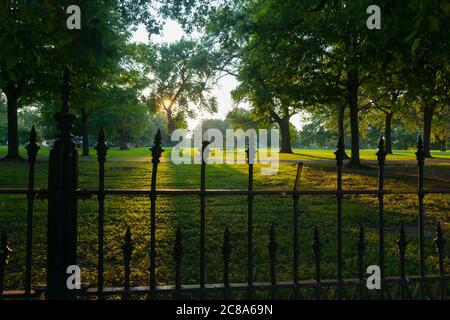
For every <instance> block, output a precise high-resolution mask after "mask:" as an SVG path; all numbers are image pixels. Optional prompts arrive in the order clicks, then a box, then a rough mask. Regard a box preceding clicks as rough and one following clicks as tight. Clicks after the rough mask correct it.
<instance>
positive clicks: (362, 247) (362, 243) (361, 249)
mask: <svg viewBox="0 0 450 320" xmlns="http://www.w3.org/2000/svg"><path fill="white" fill-rule="evenodd" d="M356 246H357V248H358V278H359V285H358V288H359V298H360V299H361V298H362V291H363V289H364V255H365V252H366V240H365V234H364V226H363V225H360V227H359V236H358V242H357V243H356Z"/></svg>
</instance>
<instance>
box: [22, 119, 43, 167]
mask: <svg viewBox="0 0 450 320" xmlns="http://www.w3.org/2000/svg"><path fill="white" fill-rule="evenodd" d="M29 141H30V143H28V145H27V146H26V147H25V148H26V149H27V155H28V161H29V162H30V163H34V162H36V156H37V153H38V150H39V149H40V148H39V146H38V145H37V143H36V142H37V135H36V129H35V128H34V126H33V127H32V128H31V131H30V140H29Z"/></svg>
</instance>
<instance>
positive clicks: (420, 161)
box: [416, 136, 426, 299]
mask: <svg viewBox="0 0 450 320" xmlns="http://www.w3.org/2000/svg"><path fill="white" fill-rule="evenodd" d="M416 158H417V166H418V186H417V187H418V188H417V195H418V199H419V256H420V276H421V277H422V278H423V277H425V273H426V270H425V232H424V223H425V213H424V204H423V202H424V197H425V193H424V192H423V186H424V170H423V169H424V165H425V151H424V149H423V142H422V136H419V141H418V143H417V152H416ZM422 280H423V279H421V280H420V282H419V289H420V297H421V299H423V298H424V292H423V291H424V290H423V286H422Z"/></svg>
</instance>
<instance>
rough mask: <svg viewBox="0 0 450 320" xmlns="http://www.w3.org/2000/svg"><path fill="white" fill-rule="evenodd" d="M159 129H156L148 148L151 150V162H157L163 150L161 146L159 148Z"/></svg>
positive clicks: (160, 142)
mask: <svg viewBox="0 0 450 320" xmlns="http://www.w3.org/2000/svg"><path fill="white" fill-rule="evenodd" d="M161 144H162V141H161V130H160V129H158V131H157V132H156V135H155V139H154V140H153V147H151V148H150V151H151V152H152V163H153V164H158V163H159V158H160V157H161V154H162V152H163V151H164V149H163V148H161Z"/></svg>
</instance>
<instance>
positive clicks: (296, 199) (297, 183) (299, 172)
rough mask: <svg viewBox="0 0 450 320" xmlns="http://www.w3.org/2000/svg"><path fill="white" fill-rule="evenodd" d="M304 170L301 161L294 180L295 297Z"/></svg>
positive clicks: (295, 294) (295, 293)
mask: <svg viewBox="0 0 450 320" xmlns="http://www.w3.org/2000/svg"><path fill="white" fill-rule="evenodd" d="M302 170H303V163H302V162H299V164H298V166H297V174H296V176H295V182H294V193H293V202H294V219H293V220H294V221H293V229H294V234H293V237H294V247H293V250H294V252H293V256H294V270H293V278H294V284H295V286H296V289H295V291H294V297H295V298H297V293H298V281H299V275H298V265H299V256H298V245H299V243H298V242H299V236H298V228H299V224H298V219H299V207H298V203H299V199H300V195H299V194H298V193H297V192H298V190H299V187H300V178H301V175H302Z"/></svg>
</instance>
